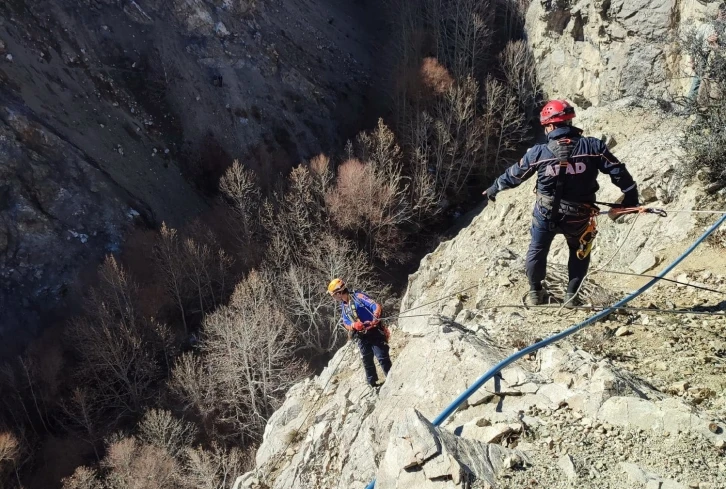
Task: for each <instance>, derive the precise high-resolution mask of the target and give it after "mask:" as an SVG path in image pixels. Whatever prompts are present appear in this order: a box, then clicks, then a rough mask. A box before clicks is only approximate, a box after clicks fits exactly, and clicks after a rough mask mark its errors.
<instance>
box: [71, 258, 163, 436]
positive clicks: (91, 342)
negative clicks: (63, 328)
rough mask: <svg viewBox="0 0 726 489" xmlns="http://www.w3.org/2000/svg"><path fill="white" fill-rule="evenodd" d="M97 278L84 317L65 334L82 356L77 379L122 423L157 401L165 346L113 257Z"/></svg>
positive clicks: (132, 285)
mask: <svg viewBox="0 0 726 489" xmlns="http://www.w3.org/2000/svg"><path fill="white" fill-rule="evenodd" d="M99 275H100V277H101V283H100V285H99V287H98V288H96V289H94V290H93V291H92V293H91V294H90V299H89V301H88V303H87V306H86V315H85V316H84V317H81V318H77V319H76V320H74V321H73V323H72V324H71V327H70V328H69V329H68V333H67V335H68V339H69V340H70V343H71V345H72V346H73V347H74V348H75V350H76V352H77V353H78V355H79V365H78V368H77V369H76V371H75V378H76V379H77V381H78V382H79V383H80V384H81V385H85V386H86V387H87V388H88V389H90V391H89V395H90V396H92V397H93V402H94V403H98V404H99V405H100V406H103V409H105V410H106V413H107V414H108V416H109V417H110V419H114V418H115V419H119V418H120V417H122V416H124V415H126V414H132V413H140V412H141V411H142V410H143V409H142V408H143V406H144V405H145V404H146V403H147V402H149V401H150V400H151V399H152V398H153V397H154V395H155V394H154V391H153V389H152V386H153V385H154V384H155V383H156V382H157V381H158V380H159V379H160V377H161V373H162V371H161V368H160V366H159V364H158V363H157V358H158V357H159V356H160V355H159V354H160V353H161V352H162V351H163V349H164V347H163V341H161V340H160V338H158V337H157V336H156V332H157V331H158V329H157V328H153V327H149V324H148V322H147V321H145V320H144V319H143V318H140V317H139V316H138V314H137V311H136V308H135V297H134V295H135V293H136V285H135V284H134V283H133V281H132V280H131V279H130V277H129V276H128V274H127V273H126V272H125V271H124V270H123V269H122V268H121V267H120V266H119V265H118V263H117V262H116V260H115V259H114V258H113V257H108V258H107V259H106V261H105V262H104V264H103V265H102V266H101V268H100V273H99ZM112 413H113V414H112ZM82 424H83V423H82Z"/></svg>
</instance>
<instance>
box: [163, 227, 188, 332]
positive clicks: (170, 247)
mask: <svg viewBox="0 0 726 489" xmlns="http://www.w3.org/2000/svg"><path fill="white" fill-rule="evenodd" d="M154 256H155V258H156V260H157V263H158V266H159V268H160V270H161V274H162V277H163V279H164V285H165V286H166V289H167V291H168V292H169V295H171V297H173V298H174V301H175V302H176V305H177V308H178V309H179V314H180V315H181V319H182V323H183V324H184V331H185V332H188V331H189V327H188V326H187V320H186V311H185V307H184V302H185V298H186V296H187V281H186V277H185V269H184V261H183V254H182V252H181V243H180V239H179V236H178V233H177V231H176V229H172V228H169V227H167V225H166V223H162V224H161V230H160V231H159V242H158V244H157V246H156V247H155V249H154Z"/></svg>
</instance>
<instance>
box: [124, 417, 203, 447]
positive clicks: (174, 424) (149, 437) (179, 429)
mask: <svg viewBox="0 0 726 489" xmlns="http://www.w3.org/2000/svg"><path fill="white" fill-rule="evenodd" d="M138 430H139V435H138V437H139V440H141V441H142V442H144V443H146V444H147V445H153V446H156V447H159V448H161V449H163V450H165V451H166V452H167V453H168V454H170V455H171V456H173V457H176V456H177V455H179V454H180V453H181V452H182V451H183V450H184V449H185V448H186V447H189V446H191V445H192V443H193V442H194V439H195V438H196V433H197V428H196V427H195V426H194V425H193V424H191V423H188V422H186V421H184V420H181V419H177V418H175V417H174V415H173V414H172V413H171V412H170V411H166V410H163V409H150V410H148V411H146V414H144V417H143V419H142V420H141V422H140V423H139V426H138Z"/></svg>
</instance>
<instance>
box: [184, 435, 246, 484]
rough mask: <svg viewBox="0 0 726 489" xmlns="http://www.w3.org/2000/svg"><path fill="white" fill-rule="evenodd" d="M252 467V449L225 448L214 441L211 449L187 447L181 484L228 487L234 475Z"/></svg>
mask: <svg viewBox="0 0 726 489" xmlns="http://www.w3.org/2000/svg"><path fill="white" fill-rule="evenodd" d="M252 467H254V452H253V450H248V451H246V452H244V451H242V450H239V449H237V448H232V449H231V450H225V449H224V448H223V447H221V446H219V445H218V444H216V443H214V444H212V448H211V450H204V449H203V448H201V447H198V448H189V449H187V450H186V453H185V461H184V484H183V485H184V487H187V488H189V489H228V488H229V487H230V486H231V484H232V483H233V482H234V479H235V477H237V476H238V475H239V474H242V473H244V472H247V471H248V470H250V469H251V468H252Z"/></svg>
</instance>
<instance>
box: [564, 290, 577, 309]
mask: <svg viewBox="0 0 726 489" xmlns="http://www.w3.org/2000/svg"><path fill="white" fill-rule="evenodd" d="M579 305H580V298H579V297H578V296H577V293H575V292H567V293H566V294H565V303H564V306H565V307H566V308H568V309H574V308H576V307H577V306H579Z"/></svg>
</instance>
